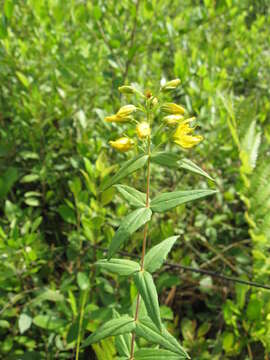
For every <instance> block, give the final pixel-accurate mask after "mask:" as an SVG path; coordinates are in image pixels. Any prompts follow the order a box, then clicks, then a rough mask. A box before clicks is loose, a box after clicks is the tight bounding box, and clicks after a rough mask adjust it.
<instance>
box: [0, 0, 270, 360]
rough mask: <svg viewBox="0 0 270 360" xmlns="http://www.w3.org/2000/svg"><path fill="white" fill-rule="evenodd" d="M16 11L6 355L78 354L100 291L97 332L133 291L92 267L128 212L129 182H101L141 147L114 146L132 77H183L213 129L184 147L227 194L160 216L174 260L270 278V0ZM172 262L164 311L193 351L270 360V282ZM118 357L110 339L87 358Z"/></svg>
mask: <svg viewBox="0 0 270 360" xmlns="http://www.w3.org/2000/svg"><path fill="white" fill-rule="evenodd" d="M1 10H2V11H1V14H0V139H1V141H0V170H1V173H0V203H1V220H0V256H1V262H0V307H1V308H0V357H1V358H3V359H11V360H12V359H24V360H25V359H72V358H73V357H74V348H75V340H76V338H77V332H78V319H79V313H80V309H81V306H80V304H82V303H83V302H84V301H86V300H85V299H86V298H87V301H86V307H85V311H84V322H83V324H82V328H83V329H84V331H85V333H86V334H88V333H89V331H93V330H94V329H96V328H97V327H98V326H99V324H100V323H101V322H104V321H106V319H108V318H110V317H111V313H112V310H113V309H116V310H117V311H120V312H121V311H122V310H126V309H128V308H129V307H130V306H131V304H132V303H133V300H134V298H135V296H136V293H135V287H134V284H133V283H129V284H128V285H127V283H126V282H125V281H122V280H121V279H120V281H119V279H117V277H115V279H113V281H112V280H111V278H109V277H107V276H105V275H104V273H102V272H100V270H97V269H95V268H93V266H92V264H93V262H94V261H95V260H96V259H98V258H102V257H103V254H104V253H103V250H101V248H105V249H106V248H107V247H108V244H109V242H110V240H111V238H112V236H113V234H114V232H115V229H116V228H117V225H118V224H119V219H120V217H121V216H123V215H125V214H126V213H127V207H126V206H125V205H124V204H123V202H122V201H121V200H120V198H119V197H118V195H116V194H115V193H114V190H112V189H109V190H107V191H106V192H105V193H103V194H102V195H100V193H99V192H98V187H99V184H100V181H101V180H102V179H103V178H104V176H105V175H108V174H111V173H113V172H114V171H115V170H116V166H115V165H112V164H117V163H119V164H120V163H121V162H122V161H124V160H125V159H126V155H122V154H117V153H115V152H114V151H112V150H111V149H110V148H109V146H108V141H109V140H110V139H113V138H115V137H116V136H117V135H119V134H120V131H119V128H118V127H117V126H114V125H113V126H111V125H108V124H106V123H105V122H104V120H103V119H104V117H105V116H106V115H110V114H112V113H114V112H116V110H117V109H118V108H119V106H120V105H123V104H124V98H123V99H122V97H121V96H120V95H119V92H118V90H117V88H118V86H120V85H122V84H124V83H128V84H131V83H138V84H140V85H141V86H142V88H144V89H153V90H155V88H156V84H158V83H159V81H160V79H161V78H165V79H167V80H169V79H172V78H175V77H179V78H180V79H181V81H182V86H181V87H180V89H179V90H177V92H176V96H175V101H176V102H178V103H182V104H183V105H184V106H185V107H186V108H187V109H188V110H189V111H190V112H192V114H194V115H195V116H197V118H198V124H199V126H200V128H201V129H200V133H202V134H204V137H205V140H204V142H203V143H202V144H201V145H200V146H198V147H197V148H196V149H194V150H192V151H189V152H185V151H183V150H180V149H179V148H177V149H175V150H176V151H178V153H179V158H181V157H192V158H193V159H194V161H196V162H197V163H198V164H199V165H200V166H201V167H202V168H204V169H205V170H206V171H208V172H209V173H210V174H211V176H213V177H214V178H215V179H216V183H217V187H218V188H219V191H220V193H219V195H218V197H215V198H213V199H212V198H211V199H207V200H203V201H200V202H198V203H195V204H192V205H188V206H184V205H183V206H181V207H180V208H177V209H176V210H174V211H173V212H171V213H170V215H169V216H168V215H166V216H160V217H159V219H158V221H156V222H155V223H153V224H152V225H151V243H152V244H155V243H157V242H159V241H160V237H161V238H162V239H164V238H165V237H169V236H172V235H175V234H179V235H181V237H180V240H178V243H177V245H176V246H175V248H174V250H173V252H172V254H171V260H172V261H173V262H176V263H180V264H182V265H190V266H193V267H201V268H204V269H210V270H213V271H217V272H221V273H223V274H227V275H233V276H237V277H242V278H243V279H248V278H249V279H253V280H257V281H260V282H262V283H266V284H267V283H269V274H270V261H269V256H268V252H269V247H270V245H269V244H270V230H269V229H270V200H269V199H270V183H269V178H270V167H269V142H270V125H269V115H270V102H269V96H270V90H269V89H270V88H269V83H270V44H269V42H270V4H269V3H268V1H267V0H257V1H252V0H226V1H225V0H216V1H214V0H204V1H199V0H187V1H177V0H162V1H160V0H152V1H151V0H145V1H142V0H141V1H140V0H138V1H131V0H123V1H121V2H120V1H113V0H107V1H101V0H99V1H97V0H94V1H79V0H77V1H75V0H47V1H45V0H39V1H35V0H27V1H15V0H5V1H2V2H1ZM112 129H113V130H112ZM129 135H130V136H132V133H130V134H129ZM168 146H169V147H170V146H172V145H170V144H168ZM153 179H154V180H152V184H153V185H152V186H153V188H154V187H155V181H156V182H159V184H160V183H161V184H162V185H163V190H164V191H171V190H173V189H188V188H189V187H191V186H192V185H194V184H196V185H198V188H204V187H206V186H207V183H206V181H207V180H205V179H204V178H199V177H196V176H194V175H189V174H186V173H184V172H181V171H179V172H176V171H175V170H168V169H160V168H159V167H156V168H154V169H153ZM133 181H135V183H137V184H139V185H142V180H141V176H139V175H138V174H136V175H134V176H133ZM140 238H141V234H140V233H139V232H138V233H136V234H135V236H133V238H132V242H130V243H129V245H128V251H129V252H130V253H133V257H136V256H137V255H136V254H138V253H139V251H140V250H139V239H140ZM165 270H166V271H164V270H163V271H162V272H161V273H160V274H159V276H158V277H157V279H156V283H157V288H158V292H159V298H160V303H161V305H162V317H163V320H165V321H166V322H167V326H168V328H169V329H170V330H171V331H172V332H173V333H174V335H175V336H177V337H178V338H179V339H181V340H182V342H183V345H184V346H185V347H186V348H187V349H188V351H189V353H190V355H191V357H192V359H198V360H207V359H214V360H218V359H268V354H269V352H270V340H269V339H270V293H269V292H267V291H263V290H260V289H250V288H248V287H247V286H243V285H241V286H240V285H233V284H229V283H224V282H221V281H220V280H216V279H211V278H210V277H207V276H201V275H200V276H199V275H198V274H191V273H184V272H181V273H179V272H174V271H173V270H171V269H169V268H168V269H165ZM114 354H115V346H114V342H113V340H112V339H110V340H106V341H103V342H102V343H101V344H99V345H94V346H93V347H92V348H91V347H89V348H86V349H84V350H83V351H82V353H81V356H82V357H81V358H82V359H84V358H85V359H86V358H87V359H88V358H93V359H94V358H97V359H102V360H110V359H114V358H115V355H114Z"/></svg>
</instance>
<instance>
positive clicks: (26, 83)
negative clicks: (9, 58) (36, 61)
mask: <svg viewBox="0 0 270 360" xmlns="http://www.w3.org/2000/svg"><path fill="white" fill-rule="evenodd" d="M16 75H17V76H18V78H19V80H20V82H21V83H22V84H23V85H24V86H25V87H26V88H28V87H29V85H30V82H29V80H28V78H27V77H26V76H25V75H24V74H23V73H21V72H20V71H16Z"/></svg>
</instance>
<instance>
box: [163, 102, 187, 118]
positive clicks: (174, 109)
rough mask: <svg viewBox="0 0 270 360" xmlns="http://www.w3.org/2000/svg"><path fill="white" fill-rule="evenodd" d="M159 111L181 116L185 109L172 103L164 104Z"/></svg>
mask: <svg viewBox="0 0 270 360" xmlns="http://www.w3.org/2000/svg"><path fill="white" fill-rule="evenodd" d="M161 110H162V111H163V112H165V113H168V114H175V115H183V114H184V113H185V109H184V108H183V107H182V106H181V105H177V104H174V103H165V104H163V105H162V106H161Z"/></svg>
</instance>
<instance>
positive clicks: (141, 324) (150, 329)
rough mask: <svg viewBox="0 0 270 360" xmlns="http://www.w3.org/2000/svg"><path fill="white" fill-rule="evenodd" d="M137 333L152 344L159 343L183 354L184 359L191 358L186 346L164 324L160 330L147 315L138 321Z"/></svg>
mask: <svg viewBox="0 0 270 360" xmlns="http://www.w3.org/2000/svg"><path fill="white" fill-rule="evenodd" d="M135 333H136V335H137V336H140V337H142V338H144V339H146V340H147V341H149V342H150V343H152V344H158V345H160V346H162V347H164V348H165V349H167V350H170V351H172V352H173V353H176V354H179V355H181V356H183V359H190V357H189V356H188V354H187V353H186V351H185V350H184V348H183V347H182V346H181V345H180V344H179V343H178V341H177V340H176V339H175V338H174V337H173V336H172V335H171V334H170V333H169V332H168V330H167V329H166V328H165V327H164V326H162V331H160V330H159V329H158V328H157V327H156V326H155V325H154V324H153V323H152V321H151V320H150V319H149V318H147V317H145V318H142V319H140V320H138V321H137V322H136V328H135Z"/></svg>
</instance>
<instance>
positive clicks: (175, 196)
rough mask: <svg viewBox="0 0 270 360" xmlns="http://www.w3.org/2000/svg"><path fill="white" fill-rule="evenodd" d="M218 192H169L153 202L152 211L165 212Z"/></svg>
mask: <svg viewBox="0 0 270 360" xmlns="http://www.w3.org/2000/svg"><path fill="white" fill-rule="evenodd" d="M216 192H217V191H216V190H210V189H206V190H186V191H174V192H168V193H164V194H161V195H158V196H157V197H155V199H154V200H152V201H151V209H152V210H153V211H156V212H164V211H167V210H170V209H173V208H175V207H176V206H178V205H181V204H184V203H186V202H189V201H193V200H196V199H200V198H202V197H205V196H209V195H213V194H215V193H216Z"/></svg>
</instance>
